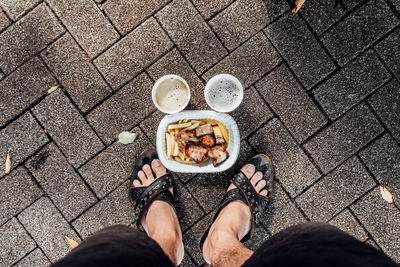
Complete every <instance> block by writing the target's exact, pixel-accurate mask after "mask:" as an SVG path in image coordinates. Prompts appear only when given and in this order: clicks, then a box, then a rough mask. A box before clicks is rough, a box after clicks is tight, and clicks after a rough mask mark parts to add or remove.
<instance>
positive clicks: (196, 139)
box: [189, 137, 200, 143]
mask: <svg viewBox="0 0 400 267" xmlns="http://www.w3.org/2000/svg"><path fill="white" fill-rule="evenodd" d="M189 141H191V142H195V143H198V142H200V139H199V138H196V137H189Z"/></svg>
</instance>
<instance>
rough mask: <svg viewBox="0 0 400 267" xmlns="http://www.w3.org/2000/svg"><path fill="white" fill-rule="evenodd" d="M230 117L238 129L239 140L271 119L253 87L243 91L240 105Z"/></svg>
mask: <svg viewBox="0 0 400 267" xmlns="http://www.w3.org/2000/svg"><path fill="white" fill-rule="evenodd" d="M231 115H232V117H233V118H234V119H235V121H236V123H237V125H238V127H239V131H240V137H241V138H246V137H247V136H248V135H249V134H250V133H251V132H252V131H254V130H255V129H257V128H258V127H260V126H261V125H262V124H264V123H265V122H267V121H268V120H269V119H270V118H272V117H273V114H272V112H271V110H270V109H269V108H268V107H267V105H266V104H265V103H264V101H263V100H262V98H261V96H260V95H259V94H258V92H257V90H256V89H255V88H254V87H253V86H252V87H250V88H249V89H248V90H246V91H244V96H243V101H242V103H241V104H240V106H239V107H238V108H237V109H236V110H235V111H234V112H232V114H231Z"/></svg>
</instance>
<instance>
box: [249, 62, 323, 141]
mask: <svg viewBox="0 0 400 267" xmlns="http://www.w3.org/2000/svg"><path fill="white" fill-rule="evenodd" d="M256 88H257V89H258V91H259V92H260V93H261V95H262V96H263V97H264V99H265V100H266V101H267V102H268V104H269V105H270V106H271V108H272V109H273V110H274V111H275V112H276V113H277V114H278V116H279V117H280V119H281V120H282V121H283V123H284V124H285V125H286V127H288V129H289V131H290V132H291V133H292V134H293V136H294V138H296V140H297V141H299V142H301V141H303V140H304V139H306V138H307V137H308V136H310V135H311V134H313V133H314V132H315V131H316V130H318V129H319V128H321V127H322V126H323V125H324V124H325V123H326V119H325V117H324V116H323V114H322V113H321V111H319V110H318V108H317V107H316V106H315V104H314V103H313V102H312V100H311V98H310V97H309V96H308V95H307V93H306V92H305V90H303V88H302V87H301V85H300V84H299V83H298V82H297V80H296V78H295V77H294V76H293V75H292V74H291V73H290V71H289V69H288V68H287V66H286V65H281V66H279V67H278V68H276V69H275V70H273V71H272V72H271V73H269V74H267V76H265V77H264V78H262V79H261V80H260V81H259V82H257V83H256Z"/></svg>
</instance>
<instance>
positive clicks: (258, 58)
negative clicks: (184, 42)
mask: <svg viewBox="0 0 400 267" xmlns="http://www.w3.org/2000/svg"><path fill="white" fill-rule="evenodd" d="M281 60H282V59H281V57H280V56H279V54H278V53H277V52H276V50H275V49H274V48H273V47H272V45H271V43H270V42H269V41H268V39H267V38H266V37H265V35H264V34H262V33H261V32H260V33H258V34H256V35H255V36H253V37H252V38H251V39H250V40H249V41H247V42H246V43H244V44H242V45H241V46H240V47H239V48H238V49H236V50H235V51H233V52H232V53H231V54H230V55H229V56H227V57H226V58H224V59H223V60H221V61H220V62H219V63H218V64H217V65H215V66H214V67H213V68H212V69H210V70H209V71H207V72H206V73H205V74H204V75H203V78H204V79H205V80H207V81H208V80H209V79H211V78H212V77H213V76H214V75H217V74H220V73H229V74H232V75H233V76H235V77H236V78H238V79H239V80H240V81H241V83H242V84H243V87H244V88H247V87H249V86H250V85H251V84H252V83H253V82H255V81H256V80H258V79H259V78H261V77H262V76H263V75H264V74H265V73H266V72H268V71H269V70H271V69H272V68H273V67H275V66H276V65H278V64H279V63H280V62H281Z"/></svg>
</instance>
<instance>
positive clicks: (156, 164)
mask: <svg viewBox="0 0 400 267" xmlns="http://www.w3.org/2000/svg"><path fill="white" fill-rule="evenodd" d="M153 164H154V167H156V168H157V167H160V166H161V162H160V161H159V160H155V161H154V163H153Z"/></svg>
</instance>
